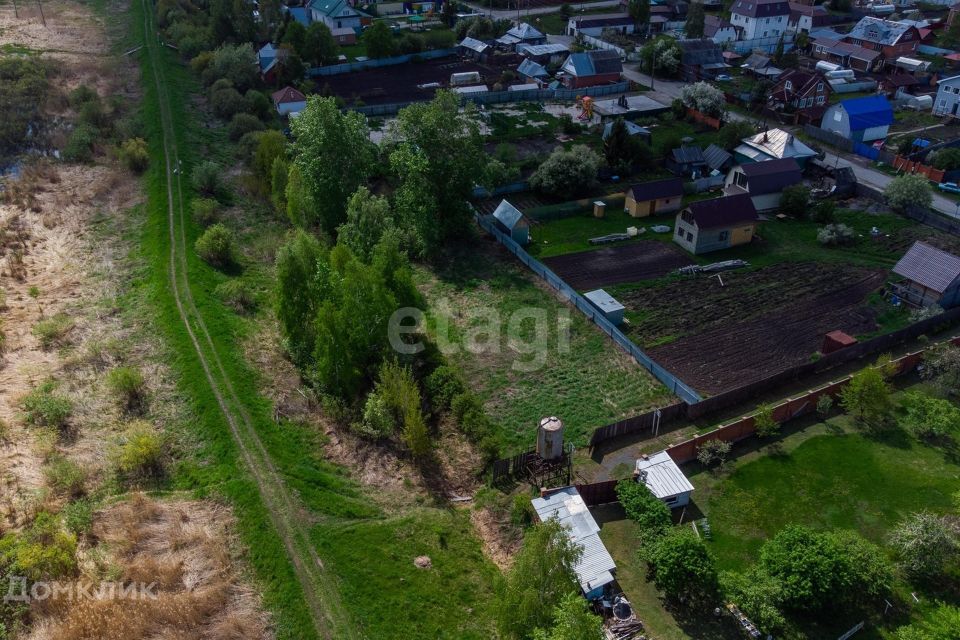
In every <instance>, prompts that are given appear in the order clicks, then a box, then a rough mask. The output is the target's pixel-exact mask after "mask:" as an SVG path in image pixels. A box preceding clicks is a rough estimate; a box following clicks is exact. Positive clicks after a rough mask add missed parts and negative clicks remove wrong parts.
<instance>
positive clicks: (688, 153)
mask: <svg viewBox="0 0 960 640" xmlns="http://www.w3.org/2000/svg"><path fill="white" fill-rule="evenodd" d="M670 153H671V154H672V155H673V159H674V161H675V162H677V163H678V164H689V163H693V164H701V163H703V164H706V162H705V161H704V159H703V150H702V149H701V148H700V147H697V146H694V145H686V144H685V145H683V146H682V147H677V148H676V149H674V150H673V151H671V152H670Z"/></svg>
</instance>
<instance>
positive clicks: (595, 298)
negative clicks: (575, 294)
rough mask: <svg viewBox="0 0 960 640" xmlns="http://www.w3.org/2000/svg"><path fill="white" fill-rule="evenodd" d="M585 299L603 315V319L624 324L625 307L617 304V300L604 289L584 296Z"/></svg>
mask: <svg viewBox="0 0 960 640" xmlns="http://www.w3.org/2000/svg"><path fill="white" fill-rule="evenodd" d="M583 297H584V298H586V299H587V300H589V301H590V304H592V305H593V306H595V307H596V308H597V309H599V310H600V312H601V313H602V314H603V317H604V318H606V319H607V320H609V321H610V322H612V323H613V324H616V325H619V324H622V323H623V311H624V306H623V305H622V304H620V303H619V302H617V299H616V298H614V297H613V296H611V295H610V294H609V293H607V292H606V291H604V290H603V289H595V290H594V291H588V292H586V293H585V294H583Z"/></svg>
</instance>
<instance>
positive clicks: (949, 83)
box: [933, 76, 960, 116]
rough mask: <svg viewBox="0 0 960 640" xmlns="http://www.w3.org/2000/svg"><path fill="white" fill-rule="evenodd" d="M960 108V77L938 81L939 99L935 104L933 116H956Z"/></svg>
mask: <svg viewBox="0 0 960 640" xmlns="http://www.w3.org/2000/svg"><path fill="white" fill-rule="evenodd" d="M958 107H960V76H951V77H949V78H944V79H943V80H939V81H937V99H936V100H934V102H933V114H934V115H937V116H946V115H950V116H955V115H957V109H958Z"/></svg>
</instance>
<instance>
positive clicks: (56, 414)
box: [22, 381, 73, 431]
mask: <svg viewBox="0 0 960 640" xmlns="http://www.w3.org/2000/svg"><path fill="white" fill-rule="evenodd" d="M22 406H23V410H24V412H25V417H26V421H27V423H29V424H32V425H34V426H38V427H53V428H55V429H57V430H59V431H64V430H65V429H66V428H67V423H68V420H69V419H70V414H71V413H73V403H72V402H71V401H70V399H69V398H67V397H66V396H63V395H61V394H59V393H57V383H56V382H53V381H47V382H44V383H43V384H41V385H40V386H38V387H36V388H35V389H34V390H33V391H31V392H30V393H28V394H27V395H26V397H24V399H23V403H22Z"/></svg>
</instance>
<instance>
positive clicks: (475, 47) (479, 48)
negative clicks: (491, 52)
mask: <svg viewBox="0 0 960 640" xmlns="http://www.w3.org/2000/svg"><path fill="white" fill-rule="evenodd" d="M460 46H461V47H464V48H465V49H470V50H471V51H476V52H477V53H483V52H484V51H486V50H487V49H489V48H490V45H488V44H487V43H486V42H481V41H480V40H477V39H476V38H471V37H470V36H467V37H466V38H464V39H463V40H462V41H461V42H460Z"/></svg>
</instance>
